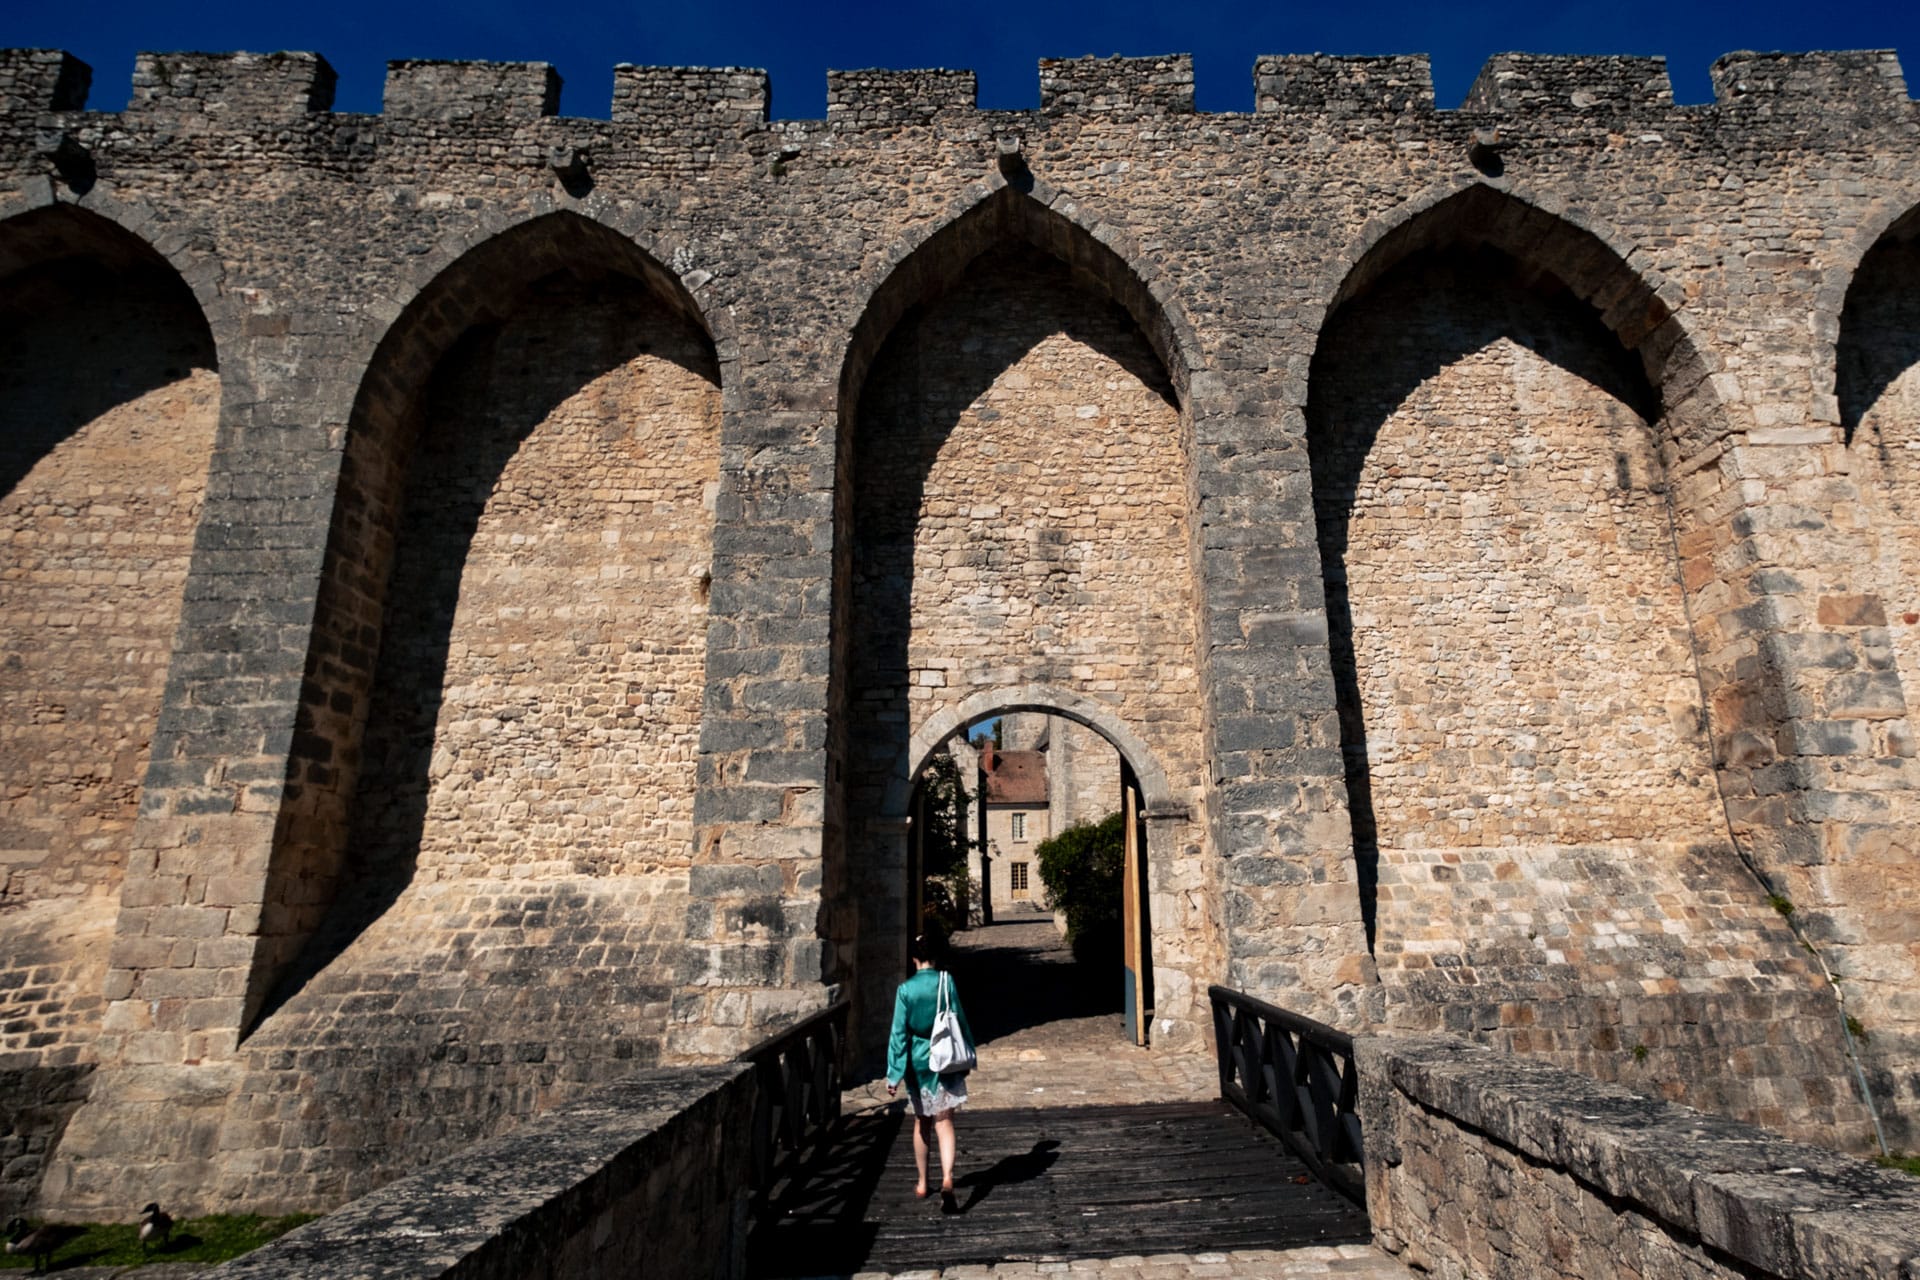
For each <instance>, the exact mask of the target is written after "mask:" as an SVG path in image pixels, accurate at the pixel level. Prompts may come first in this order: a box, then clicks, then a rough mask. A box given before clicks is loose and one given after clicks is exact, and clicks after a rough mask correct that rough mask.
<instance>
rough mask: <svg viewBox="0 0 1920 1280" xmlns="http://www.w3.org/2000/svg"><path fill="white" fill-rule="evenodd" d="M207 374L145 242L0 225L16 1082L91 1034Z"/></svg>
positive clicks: (10, 1041)
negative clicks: (19, 1069)
mask: <svg viewBox="0 0 1920 1280" xmlns="http://www.w3.org/2000/svg"><path fill="white" fill-rule="evenodd" d="M217 370H218V363H217V359H216V354H215V347H214V338H213V334H212V332H211V330H210V329H209V328H208V324H207V319H206V316H205V315H204V313H203V312H202V310H201V307H200V304H199V302H198V301H197V300H196V299H195V297H194V294H193V292H192V290H191V289H189V288H188V286H187V284H186V283H185V281H184V280H183V279H182V278H181V276H180V274H179V272H178V271H177V270H175V268H174V267H173V266H172V265H171V264H170V263H169V262H168V261H167V260H166V259H165V258H164V257H162V256H161V254H160V253H158V252H157V251H156V250H155V249H154V248H153V247H152V246H151V245H150V244H148V243H147V242H146V241H145V240H143V239H141V238H140V237H138V236H136V235H134V234H132V233H131V232H129V231H127V230H126V229H124V228H123V227H121V226H120V225H118V224H117V223H116V222H114V221H111V220H110V219H108V218H106V217H103V216H101V215H100V214H97V213H94V212H91V211H89V210H85V209H80V208H76V207H74V206H72V205H65V204H53V205H47V206H44V207H41V208H38V209H33V210H30V211H28V212H25V213H21V214H19V215H17V216H14V217H10V218H7V219H5V220H0V541H3V542H4V543H5V546H6V555H5V559H4V566H3V567H0V759H4V760H5V762H6V765H5V774H6V778H5V782H4V784H0V849H3V850H5V858H4V861H0V992H4V993H5V994H4V996H0V1028H4V1029H0V1056H6V1057H8V1058H9V1059H11V1060H14V1061H20V1060H21V1058H22V1056H23V1055H25V1054H26V1053H28V1052H31V1053H32V1054H34V1055H35V1056H39V1057H43V1058H47V1059H48V1060H58V1061H66V1062H71V1061H73V1060H74V1054H75V1052H76V1050H78V1051H79V1052H81V1053H85V1052H87V1051H88V1049H89V1048H90V1045H91V1041H92V1039H93V1033H94V1031H95V1030H96V1029H97V1024H98V1019H99V1014H100V1011H101V1007H102V1003H103V1002H102V1001H101V999H100V996H101V984H102V979H103V975H104V971H105V964H106V959H107V950H108V947H109V946H110V944H111V941H112V933H113V922H114V918H115V915H116V913H117V910H118V906H119V888H120V884H121V879H122V875H123V873H124V870H125V865H126V857H127V851H128V844H129V841H130V838H131V834H132V830H133V824H134V818H135V814H136V812H137V810H138V807H139V798H140V788H141V783H142V781H143V779H144V776H145V773H146V767H147V755H148V749H149V745H150V743H151V740H152V736H153V731H154V726H155V722H156V721H157V720H158V717H159V713H160V705H161V700H162V694H163V691H164V688H165V683H166V675H167V664H168V659H169V656H170V654H171V651H172V645H173V638H174V630H175V628H176V626H177V625H178V623H179V619H180V610H181V596H182V593H183V590H184V587H185V583H186V576H187V566H188V562H189V559H190V558H191V550H192V545H193V537H194V529H195V527H196V526H197V524H198V522H199V515H200V509H201V502H202V498H203V497H204V494H205V491H206V476H207V467H208V462H209V459H210V458H211V455H212V452H213V445H214V433H215V431H216V428H217V426H218V422H219V412H220V379H219V374H218V371H217ZM29 971H32V972H31V981H30V982H24V981H9V980H7V979H8V978H9V977H10V976H13V975H18V976H20V977H22V978H25V977H27V976H28V975H29ZM22 996H27V997H29V999H28V1003H27V1004H25V1005H15V1004H14V1001H15V999H16V998H19V997H22Z"/></svg>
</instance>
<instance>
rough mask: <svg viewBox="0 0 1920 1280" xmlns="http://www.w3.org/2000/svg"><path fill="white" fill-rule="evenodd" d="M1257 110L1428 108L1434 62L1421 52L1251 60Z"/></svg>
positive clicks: (1391, 111)
mask: <svg viewBox="0 0 1920 1280" xmlns="http://www.w3.org/2000/svg"><path fill="white" fill-rule="evenodd" d="M1253 93H1254V99H1253V109H1254V111H1255V113H1257V114H1260V115H1271V114H1274V113H1276V112H1304V113H1307V114H1316V115H1321V114H1324V115H1331V116H1342V117H1345V116H1360V115H1399V114H1400V113H1401V112H1404V111H1431V110H1433V63H1432V60H1431V59H1429V58H1428V56H1427V55H1426V54H1424V53H1413V54H1402V55H1397V56H1393V57H1384V58H1348V57H1332V56H1330V55H1328V54H1324V53H1307V54H1280V55H1274V56H1271V57H1262V58H1256V59H1254V63H1253Z"/></svg>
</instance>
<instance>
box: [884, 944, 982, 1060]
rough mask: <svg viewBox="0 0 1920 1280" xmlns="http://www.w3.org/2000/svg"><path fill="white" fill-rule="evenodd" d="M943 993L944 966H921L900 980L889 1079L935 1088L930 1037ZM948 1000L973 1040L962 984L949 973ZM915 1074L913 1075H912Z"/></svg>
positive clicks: (889, 1053) (970, 1041)
mask: <svg viewBox="0 0 1920 1280" xmlns="http://www.w3.org/2000/svg"><path fill="white" fill-rule="evenodd" d="M939 994H940V970H938V969H921V970H920V971H919V972H917V973H915V974H914V975H913V976H912V977H911V978H908V979H907V980H906V981H905V982H903V983H901V984H900V990H899V991H897V992H896V993H894V997H893V1034H892V1035H891V1036H889V1037H888V1038H887V1083H888V1084H899V1083H900V1082H901V1081H902V1080H906V1082H907V1087H908V1088H910V1089H921V1088H926V1089H931V1088H933V1087H934V1080H935V1076H934V1074H933V1071H932V1070H931V1069H930V1068H929V1067H928V1066H927V1050H928V1048H929V1047H930V1046H929V1045H928V1043H927V1038H928V1037H929V1036H931V1035H932V1034H933V1015H934V1010H935V1006H936V1005H937V1003H938V1001H939ZM947 1003H948V1005H949V1006H950V1007H951V1008H952V1009H953V1011H954V1013H955V1014H956V1015H958V1016H959V1019H960V1030H962V1031H963V1032H965V1033H966V1037H967V1043H968V1044H969V1045H971V1044H973V1028H972V1027H970V1026H968V1025H967V1011H966V1010H965V1009H962V1008H961V1007H960V988H959V987H958V986H957V985H956V984H955V983H954V981H953V976H952V975H951V974H949V975H947ZM909 1075H911V1077H912V1078H911V1079H908V1077H909Z"/></svg>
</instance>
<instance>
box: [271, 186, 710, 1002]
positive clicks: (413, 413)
mask: <svg viewBox="0 0 1920 1280" xmlns="http://www.w3.org/2000/svg"><path fill="white" fill-rule="evenodd" d="M437 265H438V267H439V269H438V270H437V272H435V273H434V274H433V275H432V276H431V278H430V279H429V280H427V281H425V282H424V283H421V282H419V281H417V280H416V281H415V282H413V284H411V285H410V286H409V288H408V290H407V291H403V292H404V296H406V297H407V301H406V302H405V303H404V305H402V306H400V307H399V308H398V314H397V315H395V316H394V318H393V319H392V321H391V322H390V323H389V324H388V325H387V327H386V329H385V330H384V332H383V333H382V335H381V337H380V339H379V342H378V344H377V346H376V348H375V350H374V352H373V355H372V358H371V361H370V363H369V364H368V365H367V367H366V370H365V373H364V374H363V376H362V378H361V381H360V383H359V386H358V389H357V391H356V394H355V399H354V404H353V411H352V414H351V417H350V419H349V423H348V428H347V433H346V436H347V438H346V445H345V457H344V460H343V462H342V467H341V475H340V481H339V485H338V488H337V490H336V493H335V499H334V509H333V515H332V521H331V526H330V530H329V537H328V545H327V552H326V562H325V566H324V568H323V577H322V582H321V588H320V593H319V601H318V606H317V608H316V618H315V623H314V629H313V639H312V645H311V649H310V651H309V655H308V660H307V671H306V689H305V696H304V698H303V706H302V714H301V721H300V725H299V732H297V733H296V735H295V739H294V743H293V749H292V752H291V753H290V762H289V782H290V787H289V793H288V801H287V804H286V806H285V807H284V809H283V811H282V814H281V817H280V821H279V823H278V826H277V829H276V836H275V848H274V856H273V866H272V868H271V869H270V871H269V888H268V904H267V909H266V911H265V912H264V913H263V924H262V932H263V935H264V940H263V944H262V946H261V947H260V948H259V950H258V952H257V955H258V959H257V960H256V964H255V968H254V972H253V979H252V982H251V984H250V987H249V998H248V1015H249V1021H250V1022H251V1021H254V1020H257V1018H258V1017H259V1016H260V1013H261V1011H263V1010H264V1009H265V1008H266V1007H267V1005H268V1001H269V999H270V998H271V999H273V1000H274V1001H276V1002H279V1001H284V1000H286V999H288V998H290V997H291V996H292V995H293V994H294V993H295V992H297V990H298V989H299V987H300V986H301V984H302V983H304V982H305V981H307V980H309V979H311V978H312V977H313V976H314V975H315V974H317V973H318V972H320V970H321V969H323V968H324V967H325V965H326V964H328V963H329V962H330V961H331V960H332V958H333V957H334V956H335V955H337V954H338V952H339V949H340V948H342V947H344V946H346V945H348V944H350V943H351V941H352V940H353V938H354V937H357V936H358V933H359V931H360V930H363V929H364V928H365V927H366V926H367V925H368V924H370V923H371V922H372V921H373V920H374V919H376V918H377V917H378V915H379V913H380V911H381V910H383V909H384V904H383V903H382V902H381V901H379V900H378V899H379V897H380V894H375V895H373V897H370V898H369V900H368V902H366V903H365V904H362V905H360V906H358V907H355V908H353V909H352V910H346V909H344V908H343V909H339V910H336V907H337V906H338V903H339V892H338V890H339V885H340V881H341V875H342V870H343V866H344V862H343V860H344V858H345V857H346V855H347V852H348V850H347V848H346V844H347V842H348V834H349V832H351V831H352V830H353V829H354V826H353V824H354V822H355V821H356V816H355V812H354V809H355V805H356V803H357V801H356V795H357V793H358V790H359V788H360V787H361V785H362V784H363V783H364V781H365V779H364V776H363V774H364V772H365V769H364V765H365V761H364V748H365V746H366V742H365V734H366V732H367V725H368V716H369V710H370V702H371V701H372V693H373V691H374V689H375V686H376V680H377V678H379V673H380V671H381V669H382V668H381V666H380V664H381V663H382V662H383V661H384V659H383V657H382V645H383V643H384V640H385V625H386V622H387V620H388V618H389V615H390V613H391V611H392V610H393V608H394V607H395V601H394V599H393V598H392V592H390V590H389V587H388V579H389V575H390V573H391V572H393V570H394V566H395V564H396V563H397V562H398V557H399V555H400V553H401V551H402V550H403V548H401V546H400V545H399V544H400V537H401V530H402V526H403V522H404V519H405V518H406V510H407V504H408V503H409V501H410V498H409V494H410V492H411V488H412V486H413V484H414V482H415V481H414V477H413V476H412V474H411V472H412V470H413V468H412V462H413V455H414V453H415V451H416V447H417V438H418V437H419V436H420V433H421V431H422V428H423V423H424V421H425V418H426V414H427V405H428V403H429V400H430V399H431V398H434V397H438V398H440V399H445V398H446V396H447V395H448V394H450V393H456V392H457V388H445V387H439V386H438V379H439V376H440V375H439V371H440V370H441V369H442V368H443V367H444V366H445V365H446V364H447V362H449V361H456V360H463V361H469V362H471V361H472V360H475V359H481V360H483V361H484V360H485V359H489V358H490V357H485V356H484V354H483V349H484V348H486V346H487V344H488V343H489V342H491V341H493V340H494V339H495V338H496V337H497V336H498V335H500V334H501V333H503V332H506V331H508V330H510V329H512V327H513V326H514V325H515V324H516V323H517V319H518V317H519V316H520V315H521V314H522V313H523V311H525V310H526V309H527V308H529V307H533V308H536V309H538V308H542V307H544V308H547V309H548V310H547V314H548V315H549V316H550V317H552V318H554V319H555V321H556V322H557V323H559V324H560V325H562V327H564V326H566V325H567V324H570V323H571V321H569V320H567V318H566V309H565V308H562V309H560V310H559V311H554V310H553V309H552V308H553V306H554V305H555V304H554V303H553V302H552V301H551V300H548V301H543V300H542V299H543V298H545V297H546V295H547V294H550V293H552V292H553V291H555V290H559V291H561V292H566V291H573V292H574V293H576V294H577V295H578V296H579V297H581V298H584V299H598V300H600V301H608V300H615V301H618V300H620V299H625V300H627V301H625V302H621V303H620V305H630V306H642V307H644V308H645V309H646V310H647V311H648V313H649V314H651V315H654V316H656V317H657V318H658V325H660V326H664V327H665V330H670V331H672V332H673V333H674V334H677V335H679V336H678V337H673V338H670V339H669V340H668V341H667V342H666V343H665V345H664V346H663V345H661V344H660V343H657V342H651V340H649V341H648V342H641V343H640V345H637V346H634V345H632V344H631V343H629V342H626V340H625V339H623V338H620V336H619V335H614V341H613V343H612V346H613V347H616V348H618V352H617V353H616V354H614V355H611V356H606V357H605V358H606V359H611V360H613V361H615V362H616V364H615V365H608V366H607V369H612V368H614V367H616V365H617V362H618V361H619V360H622V359H626V358H629V357H633V356H638V355H640V354H643V353H648V352H655V353H657V354H659V355H660V357H661V358H662V359H664V360H666V361H669V362H671V363H675V364H678V365H680V366H681V367H682V368H683V369H684V371H686V372H687V373H689V374H690V375H691V376H693V377H694V378H695V379H696V381H701V382H704V383H707V384H710V385H711V388H712V392H713V404H714V408H715V412H716V413H717V407H718V403H719V396H720V388H721V385H722V381H721V379H722V364H721V357H720V354H719V352H718V350H717V348H716V344H715V342H714V338H713V331H712V328H711V326H710V325H709V323H708V318H707V316H706V315H705V314H704V313H703V311H702V310H701V308H700V307H699V305H698V304H697V303H696V302H695V301H694V299H693V297H692V295H691V293H690V291H689V290H688V289H687V287H686V286H685V284H684V282H683V281H681V280H680V278H679V277H678V276H676V275H675V274H673V273H672V272H671V271H669V270H668V269H667V268H666V267H665V266H663V265H662V263H661V262H660V261H659V259H658V258H657V257H656V256H655V255H654V254H653V253H651V252H649V251H648V249H647V248H645V247H644V246H642V245H641V244H639V243H638V242H636V241H635V240H634V239H633V238H632V237H630V236H629V235H627V234H625V233H623V232H622V231H620V230H617V229H615V228H614V227H612V226H610V225H608V224H607V223H604V222H601V221H599V220H596V219H594V218H591V217H588V216H585V215H583V214H581V213H578V212H575V211H572V210H565V209H563V210H557V211H548V212H544V213H540V214H538V215H536V216H532V217H525V218H517V219H508V220H506V221H505V222H504V224H503V225H499V226H497V227H495V226H493V225H491V224H490V225H489V226H488V227H485V228H476V229H475V230H474V231H473V232H472V233H471V234H470V235H469V236H467V237H465V238H462V239H456V240H454V241H451V242H449V243H448V244H446V245H443V246H442V247H441V249H440V251H439V253H438V255H437ZM592 339H593V335H590V334H583V333H578V332H575V331H573V330H571V329H569V330H568V331H567V332H566V333H564V334H560V335H559V336H558V339H557V340H558V341H560V342H561V343H562V344H563V347H564V349H563V351H562V352H561V353H560V354H562V355H565V356H568V357H569V359H570V360H571V361H572V362H576V363H577V362H578V361H587V362H589V363H590V362H591V361H593V360H596V359H602V358H603V355H602V354H594V353H590V352H585V351H578V350H575V348H577V347H578V346H579V343H580V342H582V341H587V342H588V344H589V345H592ZM603 345H604V344H603ZM574 357H577V360H575V359H573V358H574ZM545 363H546V361H545V360H544V359H543V358H540V357H537V356H535V355H534V354H533V353H531V352H529V353H527V355H526V356H523V357H522V365H523V367H522V368H521V370H520V374H519V375H512V374H503V376H521V377H526V376H532V377H535V378H538V377H539V376H540V375H541V366H542V365H543V364H545ZM479 367H480V368H481V369H482V370H484V369H485V368H486V366H485V364H484V363H483V364H482V365H481V366H479ZM569 367H571V365H569ZM593 367H594V368H599V367H600V366H593ZM590 373H591V369H587V368H586V367H585V366H583V367H582V376H587V375H588V374H590ZM553 394H554V395H564V394H565V389H564V388H556V389H555V390H554V392H553ZM557 407H559V405H558V402H557V401H551V402H545V403H543V404H539V405H529V406H521V407H520V408H519V409H516V410H514V412H516V413H521V412H522V410H524V411H525V412H524V413H522V416H523V417H525V421H524V422H523V423H522V424H521V425H522V427H524V428H525V429H528V430H531V429H532V428H533V427H534V426H535V425H537V423H538V421H539V418H540V410H541V409H542V408H557ZM611 425H616V424H605V425H603V427H602V429H606V426H611ZM514 447H515V441H514V440H513V439H511V438H506V437H503V438H501V439H499V440H494V441H491V442H490V443H488V444H487V445H486V449H487V451H488V461H487V462H486V468H487V471H488V474H487V475H483V476H479V477H476V483H480V484H488V483H491V482H492V481H491V480H489V479H488V476H491V477H493V478H494V479H497V478H498V476H499V475H500V474H501V470H500V469H501V468H504V467H506V466H507V465H508V464H509V462H510V460H511V458H512V456H513V449H514ZM716 449H717V442H716ZM716 458H717V452H716ZM555 479H556V480H557V481H559V482H560V483H563V484H564V483H565V479H566V478H565V477H555ZM482 496H483V495H479V494H469V495H467V497H466V498H465V499H464V500H463V501H462V502H461V503H459V504H457V505H458V507H459V515H458V521H459V523H460V526H461V529H462V530H463V531H464V532H463V533H462V534H461V536H463V537H465V538H468V539H471V537H472V536H473V534H474V530H475V528H477V522H478V521H480V520H481V519H482V516H483V508H482V505H480V501H479V500H480V498H481V497H482ZM706 518H707V519H708V520H709V523H710V516H708V517H706ZM710 535H711V531H710V527H709V530H708V535H707V536H708V537H709V538H710ZM469 545H470V544H469ZM449 554H451V550H450V551H449ZM455 568H457V566H455ZM696 585H698V584H696ZM698 589H699V590H700V591H701V592H702V593H704V586H698ZM701 598H702V599H703V600H704V594H702V597H701ZM403 603H404V602H403ZM454 607H455V602H454V601H453V600H452V599H451V598H448V599H446V600H442V601H440V602H439V603H437V604H436V605H434V607H433V609H432V610H431V611H430V612H431V613H432V616H431V617H423V618H422V619H420V620H418V625H419V626H420V627H423V628H425V629H426V630H425V632H423V638H422V640H421V644H422V645H424V650H423V653H424V655H425V661H426V667H425V668H423V669H422V670H421V671H420V672H419V673H418V674H419V677H420V678H421V679H423V680H427V681H434V680H438V679H439V678H440V677H441V676H442V675H444V672H445V669H444V667H443V666H440V665H438V664H441V663H444V661H445V658H446V646H447V644H449V643H450V641H449V640H448V637H447V634H446V630H447V628H450V627H451V626H452V625H453V614H452V610H453V608H454ZM429 668H430V669H429ZM416 754H417V753H416ZM405 767H406V768H407V769H408V770H410V771H411V772H412V773H421V776H422V777H424V773H422V771H423V770H425V768H426V761H425V759H424V757H421V758H418V759H413V760H412V762H411V763H410V764H408V765H407V766H405ZM416 781H418V780H417V779H416ZM418 789H419V788H418V786H416V787H415V788H414V790H416V791H417V790H418ZM410 803H411V804H412V806H413V810H410V812H411V818H410V819H406V820H409V821H410V820H421V821H424V820H425V816H426V815H425V810H424V809H423V808H422V807H421V806H424V804H425V803H426V801H425V799H424V797H423V796H414V797H413V799H412V800H411V802H410ZM407 871H408V868H407V867H399V868H397V869H396V870H395V871H394V874H393V875H392V876H390V877H389V880H390V881H391V883H389V884H387V885H386V887H385V888H384V889H383V890H381V893H392V894H397V893H398V892H400V891H401V890H402V889H404V887H405V883H406V878H407V876H406V872H407ZM330 911H332V912H333V915H334V916H335V917H336V918H335V919H333V920H331V921H329V922H328V923H327V927H326V930H325V937H324V938H320V939H319V940H318V941H315V939H316V937H317V935H318V933H319V931H320V930H321V925H322V922H323V920H326V919H327V917H328V913H329V912H330ZM349 915H351V916H352V917H353V918H352V919H350V920H349V919H348V918H347V917H348V916H349ZM296 958H298V962H297V963H296ZM276 987H277V988H278V990H277V991H276Z"/></svg>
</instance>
